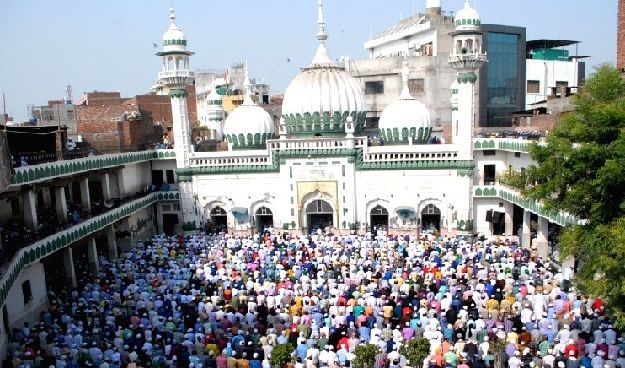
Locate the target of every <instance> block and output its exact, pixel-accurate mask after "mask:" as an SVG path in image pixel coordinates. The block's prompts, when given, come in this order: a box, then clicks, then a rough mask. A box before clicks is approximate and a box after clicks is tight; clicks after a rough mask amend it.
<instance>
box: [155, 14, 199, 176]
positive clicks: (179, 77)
mask: <svg viewBox="0 0 625 368" xmlns="http://www.w3.org/2000/svg"><path fill="white" fill-rule="evenodd" d="M175 21H176V14H175V12H174V9H173V8H171V9H169V28H168V29H167V31H166V32H165V34H163V51H161V52H159V53H157V54H156V55H158V56H161V57H162V58H163V69H162V71H161V72H159V73H158V83H159V84H160V85H162V86H164V87H165V88H166V89H168V90H169V97H170V98H171V115H172V120H173V125H174V149H175V151H176V164H177V166H178V168H179V169H181V168H185V167H188V166H189V152H190V151H191V150H192V147H191V143H190V142H191V136H190V131H189V111H188V108H187V90H186V87H187V86H188V85H189V84H191V83H193V79H194V77H195V75H194V73H193V72H191V71H189V56H191V55H193V53H192V52H190V51H187V40H186V39H185V37H184V33H183V32H182V30H181V29H180V28H178V26H177V25H176V22H175Z"/></svg>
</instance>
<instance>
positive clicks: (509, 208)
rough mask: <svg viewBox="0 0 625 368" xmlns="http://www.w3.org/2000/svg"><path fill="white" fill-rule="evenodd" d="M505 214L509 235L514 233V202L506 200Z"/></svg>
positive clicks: (506, 230) (506, 231)
mask: <svg viewBox="0 0 625 368" xmlns="http://www.w3.org/2000/svg"><path fill="white" fill-rule="evenodd" d="M504 210H505V211H506V215H505V226H506V229H505V233H506V234H507V235H510V236H511V235H514V233H515V231H514V204H513V203H510V202H507V201H506V202H504Z"/></svg>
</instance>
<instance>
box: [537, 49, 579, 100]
mask: <svg viewBox="0 0 625 368" xmlns="http://www.w3.org/2000/svg"><path fill="white" fill-rule="evenodd" d="M578 43H579V42H577V41H568V40H534V41H528V42H527V60H526V68H527V72H526V97H525V109H527V110H529V109H532V108H533V106H534V104H536V103H539V102H542V101H545V100H547V98H548V97H549V96H551V95H553V94H554V91H553V89H554V88H555V91H556V93H557V94H567V93H570V91H571V90H573V91H575V90H576V89H577V88H578V87H580V86H582V85H584V82H585V80H586V63H584V62H583V61H580V60H583V58H584V56H578V55H570V51H569V50H568V49H566V47H569V46H576V45H577V44H578ZM567 88H568V91H569V92H567V90H566V89H567Z"/></svg>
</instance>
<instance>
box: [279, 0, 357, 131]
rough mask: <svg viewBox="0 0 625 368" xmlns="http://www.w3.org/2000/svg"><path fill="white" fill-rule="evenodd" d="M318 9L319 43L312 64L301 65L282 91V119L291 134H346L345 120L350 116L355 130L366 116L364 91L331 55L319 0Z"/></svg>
mask: <svg viewBox="0 0 625 368" xmlns="http://www.w3.org/2000/svg"><path fill="white" fill-rule="evenodd" d="M318 9H319V14H318V20H317V23H318V27H319V30H318V32H317V40H319V47H318V48H317V52H316V53H315V56H314V58H313V60H312V65H311V66H310V67H308V68H304V69H302V71H301V72H300V73H299V74H298V75H297V77H295V79H294V80H293V81H292V82H291V84H290V85H289V87H288V88H287V89H286V91H285V92H284V100H283V102H282V120H283V121H284V125H286V128H287V131H288V132H289V133H291V134H307V135H314V134H320V133H330V134H345V121H346V119H347V117H348V116H351V117H352V119H353V120H354V123H355V125H356V131H358V130H359V128H360V126H362V125H364V122H365V117H366V109H365V98H364V92H363V90H362V87H361V86H360V83H359V82H358V81H356V79H354V78H353V77H352V76H351V75H350V74H349V73H348V72H347V71H346V70H345V68H343V67H342V66H339V65H337V64H335V63H334V62H333V61H332V58H330V55H329V53H328V50H327V49H326V46H325V42H326V40H327V39H328V34H327V33H326V31H325V22H324V20H323V4H322V1H321V0H320V1H319V8H318Z"/></svg>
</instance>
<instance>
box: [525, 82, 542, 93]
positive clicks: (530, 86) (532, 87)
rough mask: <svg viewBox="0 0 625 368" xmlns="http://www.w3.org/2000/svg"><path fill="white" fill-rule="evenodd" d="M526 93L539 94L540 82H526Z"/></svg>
mask: <svg viewBox="0 0 625 368" xmlns="http://www.w3.org/2000/svg"><path fill="white" fill-rule="evenodd" d="M527 93H540V81H537V80H528V81H527Z"/></svg>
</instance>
